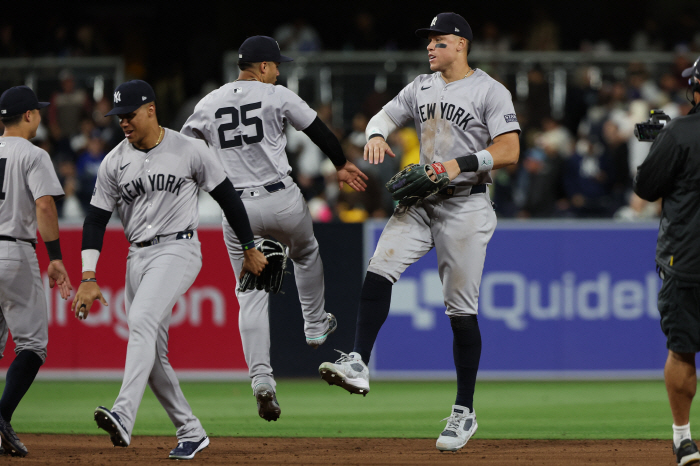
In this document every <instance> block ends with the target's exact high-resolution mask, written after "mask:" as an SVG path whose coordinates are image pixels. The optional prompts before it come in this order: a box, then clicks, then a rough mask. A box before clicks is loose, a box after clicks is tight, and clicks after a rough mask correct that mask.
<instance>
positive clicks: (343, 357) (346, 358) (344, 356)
mask: <svg viewBox="0 0 700 466" xmlns="http://www.w3.org/2000/svg"><path fill="white" fill-rule="evenodd" d="M336 351H337V352H339V353H340V358H339V359H338V360H337V361H336V362H335V363H336V364H342V363H344V362H350V361H354V360H355V359H353V357H352V356H350V355H349V354H346V353H343V352H342V351H340V350H336Z"/></svg>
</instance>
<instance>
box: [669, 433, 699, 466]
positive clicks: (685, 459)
mask: <svg viewBox="0 0 700 466" xmlns="http://www.w3.org/2000/svg"><path fill="white" fill-rule="evenodd" d="M673 453H674V454H675V455H676V461H677V462H678V466H690V465H698V464H700V452H698V446H697V445H696V444H695V442H693V441H692V440H691V439H689V438H687V439H685V440H682V441H681V445H680V446H679V447H678V448H676V445H675V444H674V445H673Z"/></svg>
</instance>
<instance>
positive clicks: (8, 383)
mask: <svg viewBox="0 0 700 466" xmlns="http://www.w3.org/2000/svg"><path fill="white" fill-rule="evenodd" d="M43 363H44V361H42V360H41V358H40V357H39V355H37V354H36V353H35V352H34V351H30V350H24V351H22V352H20V353H19V354H18V355H17V356H16V357H15V360H14V361H12V364H10V367H9V369H7V375H6V376H5V391H3V392H2V398H0V415H2V418H3V419H4V420H5V421H7V422H10V421H11V420H12V415H13V414H14V412H15V409H17V405H18V404H19V402H20V401H22V398H23V397H24V394H25V393H27V390H29V387H30V386H31V385H32V382H34V378H35V377H36V374H37V372H39V368H40V367H41V365H42V364H43Z"/></svg>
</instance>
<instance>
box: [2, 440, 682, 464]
mask: <svg viewBox="0 0 700 466" xmlns="http://www.w3.org/2000/svg"><path fill="white" fill-rule="evenodd" d="M21 438H22V441H23V442H24V443H25V445H27V448H28V449H29V456H27V457H26V458H11V457H5V458H4V459H3V460H5V461H11V462H15V461H17V462H22V463H23V464H73V463H79V464H126V463H129V464H132V465H139V464H153V463H170V464H173V463H172V460H168V459H167V458H168V453H169V452H170V450H171V449H172V448H174V447H175V444H176V441H175V439H174V438H171V437H135V438H134V439H133V441H132V444H131V445H130V446H129V447H128V448H115V447H112V445H111V442H110V441H109V438H108V437H107V436H104V435H103V436H88V435H39V434H24V435H21ZM0 461H1V460H0ZM190 463H191V464H252V465H280V464H299V465H302V464H318V465H363V466H364V465H376V464H387V465H399V464H401V465H432V464H439V465H440V466H442V465H452V464H455V465H456V464H460V465H464V464H468V465H514V464H524V465H538V466H539V465H542V466H549V465H584V464H585V465H591V464H594V465H615V466H623V465H635V466H637V465H669V466H671V465H675V464H676V462H675V456H674V455H673V454H672V453H671V442H670V441H669V440H479V439H473V440H470V441H469V443H468V444H467V446H466V447H465V448H463V449H462V450H460V451H459V452H457V453H440V452H438V451H437V450H436V449H435V440H434V439H377V438H374V439H367V438H337V439H328V438H324V439H317V438H240V437H239V438H232V437H214V438H212V439H211V445H210V446H209V447H208V448H206V449H205V450H203V451H202V452H200V453H198V454H197V457H196V458H195V460H193V461H191V462H188V464H190Z"/></svg>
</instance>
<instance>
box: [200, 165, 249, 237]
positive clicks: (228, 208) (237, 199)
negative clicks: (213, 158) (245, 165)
mask: <svg viewBox="0 0 700 466" xmlns="http://www.w3.org/2000/svg"><path fill="white" fill-rule="evenodd" d="M209 194H210V195H211V197H212V198H214V200H215V201H216V202H217V203H218V204H219V206H220V207H221V210H223V211H224V215H225V216H226V220H227V221H228V224H229V225H231V229H233V232H234V233H235V234H236V236H237V237H238V241H240V243H241V246H242V247H243V250H244V251H245V250H248V249H252V248H254V247H255V242H254V241H253V238H254V236H253V230H252V229H251V228H250V220H249V219H248V212H246V210H245V206H244V205H243V201H241V196H239V195H238V193H237V192H236V189H235V188H234V187H233V184H232V183H231V181H230V180H229V179H228V178H226V179H225V180H224V181H223V182H222V183H221V184H219V185H218V186H217V187H216V188H214V189H212V190H211V192H210V193H209Z"/></svg>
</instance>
